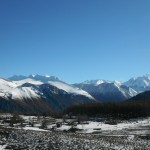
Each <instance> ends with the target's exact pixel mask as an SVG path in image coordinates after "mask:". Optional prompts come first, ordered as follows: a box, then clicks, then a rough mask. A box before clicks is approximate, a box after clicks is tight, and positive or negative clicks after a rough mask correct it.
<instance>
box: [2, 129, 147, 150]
mask: <svg viewBox="0 0 150 150" xmlns="http://www.w3.org/2000/svg"><path fill="white" fill-rule="evenodd" d="M0 145H1V147H0V149H1V150H3V149H15V150H20V149H26V150H32V149H36V150H135V149H136V150H149V149H150V142H149V140H146V139H141V138H139V137H138V136H137V137H136V136H135V137H132V136H102V135H93V134H79V133H64V132H50V131H33V130H22V129H17V130H16V129H9V130H7V131H6V129H5V130H3V131H2V130H1V134H0Z"/></svg>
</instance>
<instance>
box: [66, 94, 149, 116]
mask: <svg viewBox="0 0 150 150" xmlns="http://www.w3.org/2000/svg"><path fill="white" fill-rule="evenodd" d="M66 112H72V113H73V114H74V115H78V114H86V115H88V116H99V117H101V116H106V117H109V116H110V117H118V118H134V117H145V116H150V91H147V92H144V93H141V94H139V95H137V96H135V97H133V98H131V99H130V100H128V101H125V102H118V103H117V102H111V103H110V102H109V103H88V104H82V105H75V106H72V107H70V108H69V109H67V111H66Z"/></svg>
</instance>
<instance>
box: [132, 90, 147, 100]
mask: <svg viewBox="0 0 150 150" xmlns="http://www.w3.org/2000/svg"><path fill="white" fill-rule="evenodd" d="M129 101H135V102H149V103H150V91H145V92H143V93H140V94H138V95H136V96H134V97H132V98H130V99H129Z"/></svg>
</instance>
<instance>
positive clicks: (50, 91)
mask: <svg viewBox="0 0 150 150" xmlns="http://www.w3.org/2000/svg"><path fill="white" fill-rule="evenodd" d="M148 90H150V75H144V76H142V77H136V78H131V79H129V80H128V81H126V82H120V81H117V80H115V81H108V80H90V81H84V82H82V83H76V84H72V85H71V84H68V83H66V82H64V81H61V80H60V79H59V78H57V77H55V76H41V75H29V76H22V75H19V76H17V75H15V76H12V77H10V78H8V79H4V78H0V111H10V112H11V111H15V110H16V111H21V112H48V111H52V112H53V111H57V110H62V109H64V108H67V107H69V106H72V105H75V104H80V103H87V102H93V103H94V102H97V101H99V102H107V101H124V100H127V99H130V98H131V97H133V96H136V95H137V94H139V93H142V92H144V91H148Z"/></svg>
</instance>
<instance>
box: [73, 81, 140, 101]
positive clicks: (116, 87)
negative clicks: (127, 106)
mask: <svg viewBox="0 0 150 150" xmlns="http://www.w3.org/2000/svg"><path fill="white" fill-rule="evenodd" d="M74 86H77V87H79V88H81V89H83V90H85V91H87V92H88V93H90V94H91V95H92V96H93V97H94V98H95V99H96V100H98V101H102V102H107V101H123V100H126V99H128V98H130V97H132V96H135V95H136V94H137V92H136V91H135V90H133V89H132V88H130V87H127V86H125V85H122V84H121V83H120V82H119V81H113V82H110V81H106V80H92V81H85V82H83V83H80V84H74Z"/></svg>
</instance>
